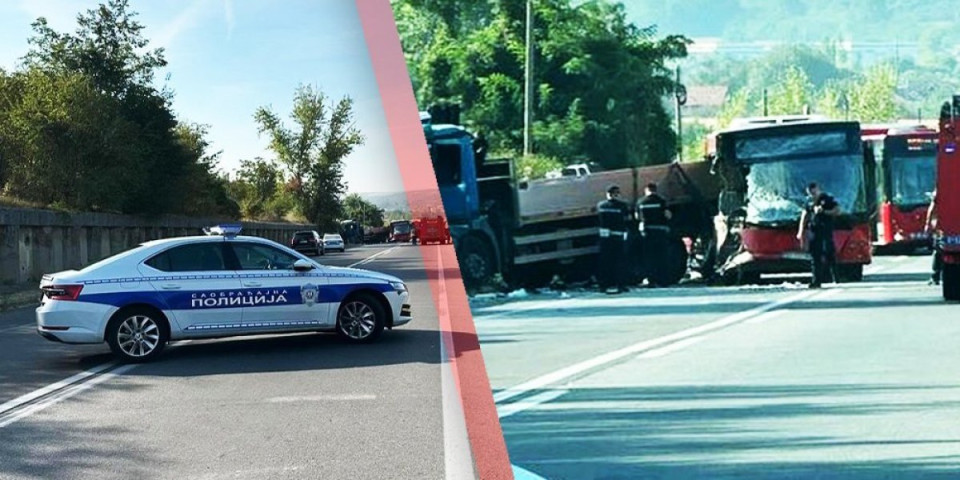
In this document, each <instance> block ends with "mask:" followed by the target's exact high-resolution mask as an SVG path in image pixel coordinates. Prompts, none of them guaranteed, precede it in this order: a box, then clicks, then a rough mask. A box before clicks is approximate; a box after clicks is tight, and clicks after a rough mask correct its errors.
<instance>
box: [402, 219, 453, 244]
mask: <svg viewBox="0 0 960 480" xmlns="http://www.w3.org/2000/svg"><path fill="white" fill-rule="evenodd" d="M412 223H413V234H412V235H411V238H410V242H411V243H414V244H417V243H419V244H422V245H429V244H431V243H435V244H437V245H446V244H449V243H451V242H452V240H451V238H450V228H449V227H448V226H447V221H446V220H445V219H444V218H443V216H440V215H436V216H428V217H423V218H415V219H414V220H413V221H412Z"/></svg>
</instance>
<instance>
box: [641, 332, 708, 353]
mask: <svg viewBox="0 0 960 480" xmlns="http://www.w3.org/2000/svg"><path fill="white" fill-rule="evenodd" d="M704 338H706V337H704V336H703V335H701V336H699V337H691V338H687V339H685V340H680V341H679V342H676V343H671V344H670V345H667V346H666V347H660V348H654V349H653V350H647V351H646V352H643V353H641V354H640V355H637V358H657V357H662V356H664V355H669V354H671V353H673V352H676V351H678V350H683V349H684V348H687V347H689V346H690V345H693V344H695V343H699V342H701V341H703V339H704Z"/></svg>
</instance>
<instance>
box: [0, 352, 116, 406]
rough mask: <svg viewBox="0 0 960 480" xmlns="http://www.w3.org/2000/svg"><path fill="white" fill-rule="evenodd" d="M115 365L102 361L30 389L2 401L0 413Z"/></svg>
mask: <svg viewBox="0 0 960 480" xmlns="http://www.w3.org/2000/svg"><path fill="white" fill-rule="evenodd" d="M115 366H117V364H116V363H114V362H109V363H104V364H101V365H97V366H95V367H92V368H89V369H87V370H84V371H82V372H80V373H78V374H76V375H73V376H70V377H67V378H65V379H63V380H60V381H59V382H54V383H51V384H50V385H47V386H45V387H42V388H39V389H37V390H34V391H32V392H30V393H27V394H25V395H21V396H19V397H17V398H14V399H13V400H10V401H8V402H5V403H3V404H2V405H0V415H3V414H5V413H7V412H9V411H11V410H13V409H15V408H18V407H20V406H21V405H24V404H27V403H30V402H32V401H35V400H37V399H38V398H41V397H45V396H47V395H50V394H52V393H54V392H56V391H58V390H62V389H64V388H67V387H69V386H70V385H73V384H75V383H77V382H80V381H82V380H85V379H87V378H89V377H92V376H94V375H97V374H99V373H101V372H103V371H105V370H108V369H110V368H113V367H115Z"/></svg>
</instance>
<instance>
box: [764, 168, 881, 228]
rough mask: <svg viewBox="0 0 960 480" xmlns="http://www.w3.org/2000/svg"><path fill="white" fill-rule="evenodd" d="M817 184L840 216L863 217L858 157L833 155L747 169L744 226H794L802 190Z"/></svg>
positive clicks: (802, 199) (803, 199)
mask: <svg viewBox="0 0 960 480" xmlns="http://www.w3.org/2000/svg"><path fill="white" fill-rule="evenodd" d="M810 182H817V183H818V184H820V188H821V190H822V191H824V192H825V193H828V194H830V195H832V196H833V197H834V198H836V200H837V203H838V204H839V205H840V208H841V209H842V211H843V212H844V213H854V214H856V213H865V212H866V199H865V195H864V173H863V163H862V159H861V158H860V156H859V155H833V156H825V157H818V158H806V159H796V160H783V161H774V162H765V163H758V164H754V165H750V171H749V173H748V174H747V218H746V220H747V222H749V223H754V224H776V223H787V222H795V221H797V220H799V218H800V214H801V212H802V211H803V208H804V206H805V205H806V203H807V194H806V187H807V185H809V184H810Z"/></svg>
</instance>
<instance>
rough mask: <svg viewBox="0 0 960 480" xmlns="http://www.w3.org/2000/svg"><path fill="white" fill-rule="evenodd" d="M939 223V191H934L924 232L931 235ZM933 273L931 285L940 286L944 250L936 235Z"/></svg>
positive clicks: (934, 239)
mask: <svg viewBox="0 0 960 480" xmlns="http://www.w3.org/2000/svg"><path fill="white" fill-rule="evenodd" d="M936 222H937V191H936V190H934V191H933V198H931V199H930V207H929V208H927V221H926V223H924V228H923V232H924V233H926V234H927V235H930V234H931V233H933V232H934V230H935V229H934V225H935V224H936ZM932 238H933V242H932V243H933V272H932V273H931V274H930V282H929V283H930V285H940V277H941V276H942V275H943V250H942V249H941V248H940V247H941V245H940V242H939V239H938V238H937V236H936V235H933V237H932Z"/></svg>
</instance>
